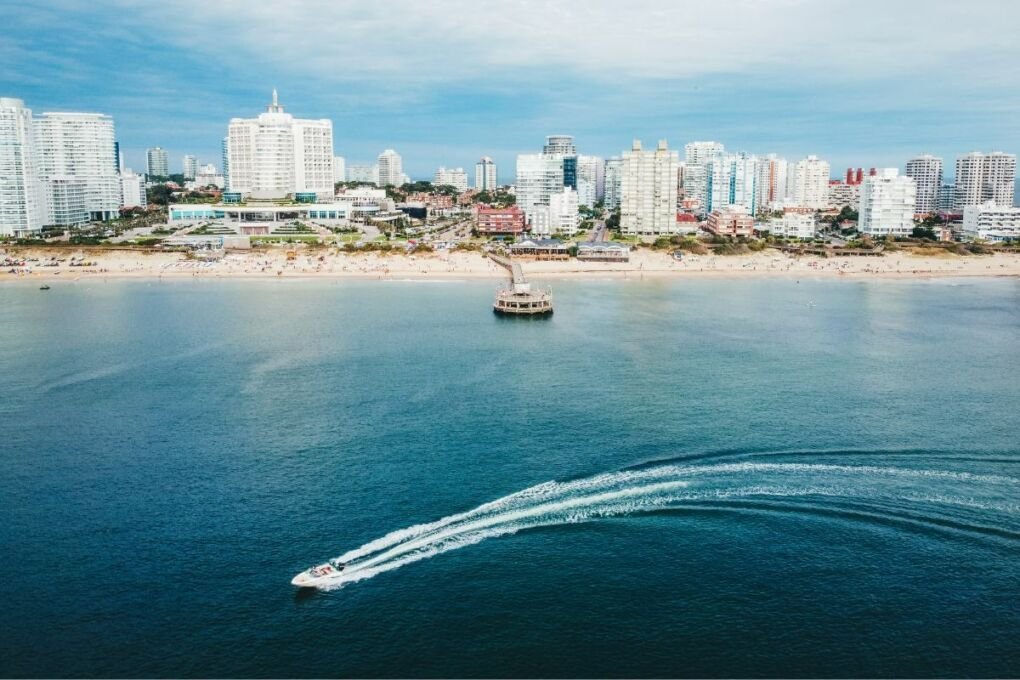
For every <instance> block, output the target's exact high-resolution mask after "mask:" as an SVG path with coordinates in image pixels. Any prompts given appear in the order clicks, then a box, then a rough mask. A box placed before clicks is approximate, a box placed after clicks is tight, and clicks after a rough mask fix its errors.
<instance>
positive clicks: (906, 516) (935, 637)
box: [0, 278, 1020, 677]
mask: <svg viewBox="0 0 1020 680" xmlns="http://www.w3.org/2000/svg"><path fill="white" fill-rule="evenodd" d="M497 285H498V284H497V282H495V281H448V282H403V281H360V282H351V281H329V280H281V281H270V280H265V281H242V280H215V281H213V280H203V281H163V282H160V281H157V280H122V281H114V280H111V281H101V280H82V281H79V282H71V281H65V282H56V283H53V284H52V290H49V291H40V290H38V284H34V285H33V284H29V283H10V284H5V285H4V286H0V310H2V314H0V375H2V376H3V382H4V389H3V398H2V399H0V461H2V463H3V464H2V466H0V490H2V497H3V515H2V522H0V546H2V555H3V557H2V559H0V588H2V593H3V606H2V607H0V630H2V631H3V633H2V634H0V675H2V676H27V677H40V676H113V677H127V676H160V677H209V676H259V677H290V676H297V677H327V676H355V677H358V676H363V677H406V676H428V677H463V676H482V677H505V676H556V677H621V676H622V677H626V676H640V677H653V676H659V677H661V676H669V677H674V676H675V677H726V676H740V677H846V676H866V677H931V676H943V677H944V676H967V677H1016V676H1018V675H1020V645H1018V644H1017V640H1020V436H1018V432H1020V352H1018V349H1020V281H1017V280H1014V279H993V278H988V279H980V280H979V279H966V280H963V279H959V280H953V279H942V280H873V281H862V280H853V281H843V280H806V279H804V280H800V281H796V280H792V279H764V278H763V279H741V280H725V279H703V280H645V281H634V280H631V281H621V280H591V281H574V280H571V281H553V282H551V285H552V287H553V291H554V295H555V300H556V312H555V314H554V316H552V317H551V318H548V319H505V318H499V317H496V316H494V315H493V314H492V312H491V303H492V296H493V293H494V291H495V288H496V287H497ZM339 556H344V559H348V560H354V561H358V560H361V561H362V564H363V565H364V566H363V567H361V568H360V570H353V571H352V572H351V573H350V574H349V578H348V579H346V580H345V581H343V582H342V583H339V584H338V585H339V587H337V588H334V589H331V590H323V591H319V590H310V591H309V590H300V591H299V590H297V589H295V588H294V587H293V586H291V585H290V580H291V578H292V577H293V576H294V575H295V574H297V573H298V572H300V571H302V570H304V569H306V568H308V567H309V566H311V565H314V564H317V563H321V562H323V561H325V560H327V559H329V558H335V557H339Z"/></svg>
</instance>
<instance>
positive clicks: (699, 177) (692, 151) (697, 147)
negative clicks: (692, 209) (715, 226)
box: [684, 142, 726, 214]
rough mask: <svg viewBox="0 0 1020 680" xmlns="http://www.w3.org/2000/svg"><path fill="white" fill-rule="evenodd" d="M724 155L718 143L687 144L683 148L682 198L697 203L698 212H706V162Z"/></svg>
mask: <svg viewBox="0 0 1020 680" xmlns="http://www.w3.org/2000/svg"><path fill="white" fill-rule="evenodd" d="M724 153H726V147H724V146H723V145H722V144H720V143H719V142H689V143H688V144H686V145H685V146H684V198H685V199H687V200H690V201H695V202H697V205H698V212H700V213H701V214H705V213H707V212H708V207H707V206H708V204H709V197H708V182H709V177H708V162H709V161H710V160H712V159H713V158H715V157H716V156H721V155H722V154H724Z"/></svg>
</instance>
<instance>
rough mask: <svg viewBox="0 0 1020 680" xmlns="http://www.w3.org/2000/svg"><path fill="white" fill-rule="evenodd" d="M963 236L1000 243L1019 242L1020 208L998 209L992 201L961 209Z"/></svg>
mask: <svg viewBox="0 0 1020 680" xmlns="http://www.w3.org/2000/svg"><path fill="white" fill-rule="evenodd" d="M963 235H964V236H965V237H966V238H968V239H979V240H982V241H992V242H996V243H1001V242H1003V241H1017V240H1020V208H1006V207H999V206H997V205H996V204H995V202H994V201H988V202H986V203H985V204H984V205H968V206H966V207H965V208H964V209H963Z"/></svg>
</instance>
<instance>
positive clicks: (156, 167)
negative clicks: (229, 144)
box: [145, 140, 225, 177]
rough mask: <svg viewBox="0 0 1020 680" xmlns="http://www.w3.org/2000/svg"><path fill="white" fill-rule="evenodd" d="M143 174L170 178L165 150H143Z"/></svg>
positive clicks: (168, 162)
mask: <svg viewBox="0 0 1020 680" xmlns="http://www.w3.org/2000/svg"><path fill="white" fill-rule="evenodd" d="M224 141H225V140H224ZM145 172H146V173H147V174H148V175H149V176H150V177H169V176H170V156H169V155H168V154H167V152H166V149H163V148H161V147H158V146H156V147H153V148H151V149H146V150H145Z"/></svg>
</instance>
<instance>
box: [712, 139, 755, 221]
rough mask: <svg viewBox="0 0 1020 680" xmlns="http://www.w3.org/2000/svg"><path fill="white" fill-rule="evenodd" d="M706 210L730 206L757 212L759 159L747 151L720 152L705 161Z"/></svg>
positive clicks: (753, 212)
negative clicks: (756, 189)
mask: <svg viewBox="0 0 1020 680" xmlns="http://www.w3.org/2000/svg"><path fill="white" fill-rule="evenodd" d="M704 167H705V182H706V188H705V211H706V212H712V211H713V210H717V209H719V208H725V207H726V206H730V205H738V206H741V207H742V208H744V209H745V210H746V211H747V213H748V214H750V215H754V214H755V212H756V210H757V205H756V203H755V199H756V191H755V183H756V179H757V171H758V158H757V157H756V156H752V155H749V154H746V153H736V154H716V155H715V156H712V157H711V158H710V159H709V160H708V161H707V162H706V163H705V164H704Z"/></svg>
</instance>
